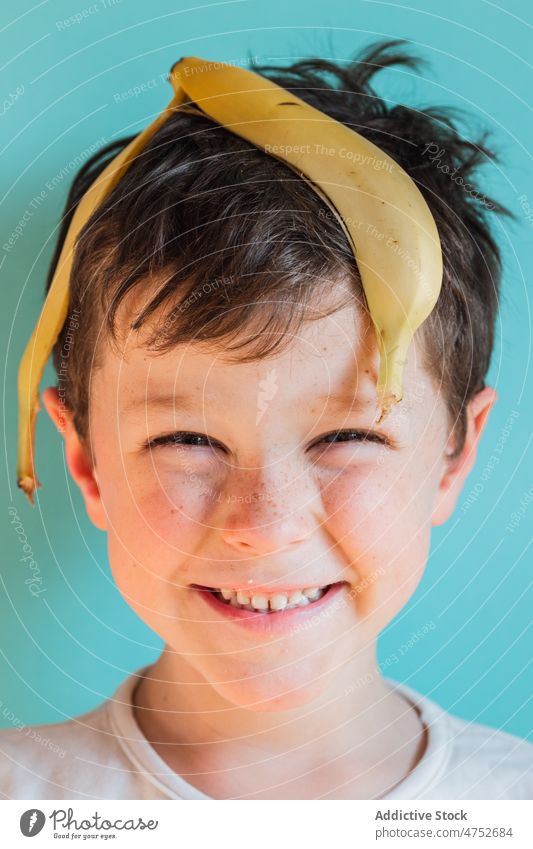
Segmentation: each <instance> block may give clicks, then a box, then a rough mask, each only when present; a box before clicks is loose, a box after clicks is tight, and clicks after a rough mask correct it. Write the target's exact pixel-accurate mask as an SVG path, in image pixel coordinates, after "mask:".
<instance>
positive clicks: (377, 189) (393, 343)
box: [17, 57, 442, 503]
mask: <svg viewBox="0 0 533 849" xmlns="http://www.w3.org/2000/svg"><path fill="white" fill-rule="evenodd" d="M169 82H170V83H171V85H172V87H173V89H174V96H173V98H172V100H171V101H170V103H169V104H168V106H167V107H166V108H165V109H164V110H163V112H162V113H161V114H160V115H159V116H158V117H157V118H156V120H155V121H154V122H153V123H152V124H150V125H149V126H148V127H147V128H146V129H145V130H144V131H143V132H142V133H141V134H140V135H139V136H137V137H136V138H135V139H134V140H133V141H132V142H131V143H130V144H129V145H128V146H127V147H126V148H124V150H123V151H121V153H120V154H118V156H116V157H115V158H114V159H113V160H112V161H111V162H110V163H109V164H108V165H107V167H106V168H105V169H104V170H103V171H102V173H101V174H100V175H99V177H98V178H97V180H96V181H95V183H94V184H93V185H91V186H90V187H89V189H88V190H87V192H86V193H85V195H84V196H83V198H82V200H81V201H80V203H79V205H78V207H77V209H76V213H75V215H74V216H73V220H72V222H71V224H70V228H69V231H68V234H67V237H66V239H65V243H64V245H63V249H62V252H61V256H60V258H59V261H58V264H57V268H56V272H55V275H54V279H53V281H52V284H51V286H50V289H49V292H48V295H47V297H46V301H45V303H44V305H43V308H42V311H41V315H40V317H39V319H38V321H37V324H36V326H35V329H34V331H33V333H32V335H31V337H30V340H29V342H28V344H27V346H26V349H25V351H24V354H23V357H22V359H21V363H20V368H19V453H18V465H17V481H18V485H19V486H20V488H21V489H22V490H23V491H24V492H25V493H26V495H27V497H28V499H29V501H30V502H31V503H33V496H34V491H35V489H36V487H39V486H41V484H40V482H39V481H38V479H37V475H36V473H35V467H34V451H33V447H34V438H35V419H36V414H37V411H38V409H39V397H38V388H39V382H40V379H41V376H42V373H43V370H44V367H45V365H46V362H47V360H48V357H49V356H50V353H51V351H52V349H53V346H54V344H55V341H56V339H57V337H58V335H59V333H60V331H61V328H62V326H63V323H64V321H65V319H66V317H67V312H68V303H69V280H70V272H71V268H72V259H73V253H74V248H75V242H76V238H77V236H78V233H79V232H80V230H81V228H82V227H83V225H84V224H85V223H86V221H87V220H88V219H89V217H90V216H91V214H92V213H93V212H94V210H95V209H96V208H97V207H98V206H99V204H100V203H101V202H102V201H103V199H104V198H105V197H106V196H107V195H108V194H109V192H110V191H111V190H112V188H113V187H114V186H115V185H116V184H117V182H118V181H119V180H120V178H121V177H122V175H123V174H124V173H125V171H126V169H127V168H128V167H129V165H130V164H131V163H132V162H133V160H134V159H135V158H136V156H137V155H138V154H139V153H140V152H141V151H142V149H143V148H144V147H145V145H146V144H147V142H148V141H149V139H150V138H151V137H152V136H153V135H154V133H155V132H157V130H158V129H159V128H160V127H161V126H162V125H163V124H164V123H165V121H167V120H168V118H169V117H170V116H171V115H172V114H173V112H174V111H175V110H177V109H179V108H180V106H181V105H182V104H184V103H185V102H186V101H187V100H188V101H193V102H194V104H195V105H196V106H197V107H198V108H199V109H200V110H201V111H202V112H203V113H204V114H206V115H207V116H209V117H210V118H211V119H213V120H214V121H216V122H217V123H219V124H220V125H222V126H224V127H225V128H226V129H227V130H229V131H230V132H232V133H234V134H235V135H238V136H240V137H241V138H243V139H246V140H247V141H249V142H251V143H252V144H254V145H255V146H256V147H258V148H260V149H261V150H263V151H264V152H265V153H267V154H269V155H271V156H274V157H275V158H277V159H279V160H280V161H282V162H284V163H285V164H286V165H288V166H289V167H290V168H292V169H293V170H294V171H295V172H296V173H297V174H298V175H299V176H300V177H301V178H302V179H304V180H306V181H307V182H308V184H309V185H310V186H311V187H312V188H313V190H314V191H315V192H316V193H317V194H318V195H319V196H320V197H321V198H322V200H323V201H324V203H325V204H326V205H327V206H328V207H329V208H330V210H331V211H332V214H333V215H334V216H335V217H336V219H337V220H338V222H339V224H340V226H341V227H342V228H343V230H344V232H345V234H346V237H347V239H348V242H349V244H350V246H351V248H352V251H353V254H354V258H355V260H356V263H357V267H358V269H359V273H360V276H361V281H362V285H363V290H364V293H365V298H366V301H367V305H368V310H369V313H370V316H371V319H372V322H373V325H374V328H375V331H376V337H377V342H378V347H379V352H380V368H379V375H378V382H377V393H378V404H379V410H380V415H379V421H382V420H383V419H384V417H385V416H386V415H387V413H388V412H389V410H390V409H391V408H392V406H393V405H394V404H395V403H397V402H398V401H400V400H401V398H402V392H403V390H402V380H403V369H404V364H405V361H406V357H407V351H408V348H409V346H410V344H411V341H412V339H413V336H414V334H415V332H416V330H417V329H418V327H419V326H420V325H421V324H422V322H423V321H424V320H425V319H426V318H427V316H428V315H429V313H430V312H431V310H432V309H433V307H434V306H435V303H436V302H437V298H438V296H439V293H440V289H441V285H442V250H441V245H440V239H439V234H438V231H437V226H436V224H435V220H434V218H433V216H432V214H431V211H430V209H429V207H428V205H427V203H426V201H425V199H424V197H423V195H422V194H421V192H420V190H419V189H418V187H417V186H416V184H415V183H414V181H413V180H412V179H411V177H410V176H409V175H408V174H407V173H406V172H405V171H404V170H403V169H402V168H401V167H400V166H399V165H398V163H397V162H396V161H395V160H394V159H392V158H391V157H390V156H388V155H387V154H386V153H385V152H384V151H382V150H381V149H380V148H379V147H377V146H376V145H374V144H373V143H372V142H370V141H368V140H367V139H365V138H364V137H363V136H361V135H360V134H359V133H357V132H356V131H354V130H352V129H350V128H349V127H347V126H345V125H344V124H342V123H340V122H339V121H336V120H335V119H333V118H331V117H330V116H328V115H326V114H325V113H323V112H321V111H320V110H318V109H315V108H314V107H313V106H311V105H310V104H308V103H306V102H305V101H304V100H301V99H300V98H298V97H296V96H295V95H294V94H292V93H291V92H288V91H287V90H286V89H284V88H282V87H281V86H278V85H277V84H276V83H274V82H272V81H271V80H268V79H266V78H264V77H262V76H260V75H259V74H256V73H254V72H251V71H248V70H246V69H244V68H239V67H235V66H233V65H226V64H224V63H221V62H208V61H207V60H204V59H199V58H196V57H185V58H182V59H180V60H179V61H178V62H176V63H175V64H174V65H173V66H172V68H171V70H170V74H169Z"/></svg>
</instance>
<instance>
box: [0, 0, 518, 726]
mask: <svg viewBox="0 0 533 849" xmlns="http://www.w3.org/2000/svg"><path fill="white" fill-rule="evenodd" d="M93 5H94V4H93ZM96 5H97V11H93V12H92V13H90V14H89V13H88V16H87V17H86V18H84V19H83V20H82V21H81V22H80V23H78V24H75V25H72V26H70V27H69V28H65V27H63V26H62V25H59V24H58V23H57V22H60V21H62V20H63V19H64V18H67V17H68V16H70V15H72V14H74V13H76V12H82V10H83V9H90V8H91V4H90V3H89V2H86V3H84V2H83V0H81V1H80V2H76V3H73V2H72V0H69V2H66V0H65V2H49V3H46V4H36V5H35V7H34V4H33V3H31V4H30V3H28V2H27V0H26V2H22V3H21V2H20V0H17V2H5V0H4V3H3V5H2V9H3V11H2V22H1V25H2V27H3V30H2V32H1V33H0V39H1V42H0V43H1V45H2V50H1V53H0V55H1V56H2V59H3V63H5V67H4V70H3V86H2V90H3V91H4V92H8V93H10V94H13V93H15V92H16V91H17V90H18V91H19V92H20V95H19V97H18V98H17V99H15V100H14V102H13V103H12V105H10V107H9V108H6V106H5V104H4V106H3V107H2V111H3V114H2V116H1V124H0V126H1V128H2V139H1V146H2V159H1V163H2V171H1V174H2V205H1V211H2V234H1V238H0V274H1V277H2V285H1V287H0V297H1V299H2V305H1V311H0V320H1V322H2V345H3V347H4V352H3V353H4V355H5V362H6V368H5V372H4V375H3V379H4V382H3V396H2V402H3V407H2V414H3V416H2V417H3V422H4V424H5V442H4V452H3V453H2V464H3V468H2V474H3V475H4V476H5V481H4V485H3V488H2V494H3V500H4V505H3V506H2V515H3V519H2V523H1V525H2V534H3V544H2V550H3V557H2V567H1V585H0V681H1V684H0V725H1V726H6V727H8V726H10V725H11V724H13V723H15V722H16V721H17V720H18V721H22V722H25V723H29V724H35V723H38V722H56V721H61V720H63V719H65V718H67V717H70V716H72V715H75V714H77V713H80V712H82V711H84V710H88V709H89V708H91V707H93V706H95V705H96V704H98V703H99V702H101V701H102V699H104V698H106V697H107V696H109V695H110V694H111V693H112V692H113V690H114V688H115V687H116V686H117V685H118V683H119V682H120V681H121V680H122V679H123V678H124V677H125V676H126V675H127V674H128V673H129V672H130V671H131V670H133V669H136V668H138V667H139V666H141V665H143V664H144V663H148V662H150V661H151V660H152V659H154V658H155V657H156V656H157V655H158V653H159V651H160V649H161V647H162V645H161V642H160V640H159V638H158V637H157V636H155V635H154V634H153V633H152V632H151V631H150V630H149V629H148V628H147V627H146V626H145V625H144V624H143V623H142V622H141V621H140V620H139V619H138V618H137V616H136V615H135V614H134V613H133V612H132V611H131V610H130V609H129V608H128V606H127V605H126V603H125V602H124V601H123V600H122V597H121V596H120V595H119V594H118V592H117V590H116V589H115V587H114V584H113V582H112V579H111V577H110V572H109V567H108V563H107V556H106V544H105V537H104V534H102V533H101V532H99V531H97V530H95V529H94V528H93V527H92V525H90V523H89V521H88V519H87V517H86V515H85V512H84V508H83V504H82V501H81V497H80V496H79V494H78V491H77V489H76V487H75V486H74V485H73V483H72V482H71V481H70V480H69V479H68V477H67V475H66V474H65V464H64V453H63V444H62V441H61V439H60V438H59V436H58V434H57V433H56V431H55V429H54V428H53V426H52V424H51V422H50V421H49V419H48V417H47V415H46V413H45V412H42V413H41V414H40V416H39V417H38V425H37V439H36V445H37V464H38V470H39V475H40V478H41V480H42V481H43V484H44V487H43V489H42V490H40V493H39V494H38V497H37V502H36V506H35V507H34V508H33V509H32V508H31V507H30V506H29V505H28V503H27V502H26V500H25V498H24V496H23V495H22V493H21V492H20V491H18V489H17V487H16V483H15V462H16V369H17V365H18V360H19V358H20V356H21V354H22V351H23V349H24V346H25V344H26V341H27V339H28V337H29V334H30V332H31V330H32V328H33V325H34V322H35V319H36V317H37V315H38V312H39V309H40V305H41V301H42V293H43V287H44V280H45V274H46V269H47V264H48V262H49V260H50V257H51V254H52V239H53V234H54V230H55V228H56V226H57V223H58V221H59V217H60V214H61V212H62V207H63V204H64V200H65V197H66V194H67V189H68V185H69V183H70V180H71V178H72V175H73V173H74V171H73V170H72V169H69V162H70V161H71V160H72V159H73V158H74V157H76V156H79V155H80V154H82V152H83V151H86V150H87V148H88V147H90V146H91V145H98V146H100V145H103V144H106V143H107V142H109V141H111V140H113V139H114V138H115V137H116V136H119V135H122V134H128V133H132V132H137V131H140V130H141V129H142V128H143V127H144V126H146V125H147V124H148V123H149V122H150V121H152V120H153V118H154V117H155V116H156V115H157V114H158V113H159V112H160V111H161V109H162V108H163V107H164V106H165V105H166V104H167V102H168V101H169V100H170V98H171V88H170V85H169V84H168V83H167V82H165V81H164V80H161V79H160V81H159V84H158V85H156V86H154V87H152V88H149V89H147V90H146V91H145V92H144V93H142V94H141V95H140V96H138V97H129V98H126V99H125V100H121V99H120V97H118V98H115V95H119V96H120V94H121V93H122V92H125V91H126V90H127V89H129V88H130V87H131V86H133V85H141V84H142V83H146V82H147V81H149V80H152V79H154V78H159V75H160V74H163V75H164V74H166V73H167V72H168V70H169V69H170V66H171V65H172V63H173V62H174V61H175V60H176V59H177V58H179V57H180V56H183V55H191V54H192V55H198V56H201V57H204V58H208V59H213V60H215V61H216V60H220V61H228V62H238V61H241V62H243V61H244V60H245V58H246V57H247V55H248V53H249V52H250V53H252V54H253V55H254V56H258V57H259V61H271V62H279V63H280V64H284V63H286V62H289V61H290V60H293V59H296V58H300V57H306V56H311V55H322V56H324V57H331V58H334V59H337V60H348V59H349V58H350V57H351V56H352V55H353V54H354V53H355V52H356V50H357V49H358V48H359V47H360V46H361V45H363V44H366V43H367V42H368V41H370V40H374V39H375V38H378V37H405V38H408V39H410V40H411V41H412V42H413V45H414V46H415V48H417V52H418V53H419V54H420V55H422V56H424V57H425V58H426V59H428V60H429V62H430V70H429V71H425V72H423V73H422V75H420V76H417V75H414V74H413V73H412V72H410V71H407V70H390V71H385V72H382V75H381V76H380V80H379V85H377V88H378V91H379V93H381V94H383V95H385V96H386V97H387V98H389V99H390V100H393V101H396V100H397V101H403V102H407V103H411V104H413V105H417V106H425V105H430V104H439V105H446V104H447V105H456V106H460V107H465V108H467V109H468V110H469V111H470V113H471V119H470V121H469V122H468V124H467V125H465V132H468V133H469V134H470V135H474V136H475V137H477V135H478V132H479V129H480V128H481V127H483V126H489V127H490V128H491V129H492V131H493V143H494V144H495V146H496V147H497V149H498V150H499V151H500V154H501V163H500V165H499V166H493V165H489V166H488V167H487V168H486V170H485V176H484V181H485V182H484V183H483V184H482V188H483V186H484V187H485V188H484V190H485V191H486V192H487V193H490V192H494V193H495V196H496V197H497V198H498V199H499V200H501V201H502V202H503V203H504V204H506V205H507V206H509V207H510V208H511V209H512V210H513V211H514V212H515V213H516V215H517V216H518V217H517V221H516V222H515V223H511V224H509V223H508V222H501V223H500V224H498V225H497V228H498V231H499V239H500V241H501V243H502V245H503V250H504V258H505V264H506V272H505V279H504V298H503V304H502V310H501V315H500V322H499V328H498V342H497V346H496V350H495V352H494V358H493V362H492V367H491V371H490V382H491V383H492V385H493V386H495V387H496V388H497V390H498V393H499V402H498V404H497V407H496V408H495V410H494V411H493V413H492V417H491V419H490V421H489V424H488V427H487V430H486V432H485V435H484V438H483V442H482V446H481V450H480V454H479V456H478V460H477V463H476V466H475V468H474V470H473V472H472V473H471V476H470V477H469V479H468V481H467V484H466V487H465V490H464V492H463V495H462V497H461V499H460V501H459V504H458V506H457V509H456V511H455V514H454V516H453V517H452V519H451V520H450V521H449V522H448V524H447V525H445V526H444V527H443V528H438V529H436V531H435V533H434V538H433V545H432V553H431V557H430V560H429V563H428V566H427V570H426V572H425V574H424V577H423V579H422V582H421V584H420V585H419V587H418V589H417V591H416V593H415V595H414V596H413V598H412V599H411V601H410V602H409V604H408V605H407V606H406V607H405V608H404V609H403V610H402V611H401V612H400V614H399V615H398V616H397V617H396V619H395V620H394V622H392V623H391V624H390V626H389V627H388V628H387V629H386V630H385V632H384V633H383V634H382V636H381V638H380V644H379V657H380V661H381V663H382V665H383V672H384V674H386V675H389V676H390V677H393V678H396V679H397V680H402V681H405V682H406V683H408V684H409V685H410V686H412V687H414V688H415V689H417V690H419V691H420V692H423V693H425V694H426V695H428V696H429V697H430V698H432V699H435V700H436V701H438V702H439V703H440V704H441V705H442V706H443V707H444V708H446V709H447V710H449V711H451V712H453V713H455V714H457V715H459V716H462V717H465V718H467V719H471V720H474V721H477V722H483V723H485V724H488V725H492V726H494V727H497V728H502V729H504V730H506V731H509V732H512V733H515V734H517V735H520V736H524V737H525V736H526V735H527V734H528V733H529V732H530V730H531V716H532V712H531V706H530V705H529V706H528V698H530V693H531V682H532V679H531V674H530V672H528V664H529V663H530V655H531V651H530V649H531V635H530V634H529V635H528V628H529V626H530V619H531V594H530V595H529V597H528V595H527V592H528V585H529V583H530V575H531V550H530V543H531V535H530V525H531V522H532V520H533V508H532V507H531V505H530V502H531V500H532V496H533V489H531V474H530V472H531V456H530V455H528V453H527V452H528V446H529V443H530V439H531V427H530V421H531V414H532V412H533V409H532V406H533V405H532V400H531V399H532V379H531V371H530V369H529V360H530V354H531V325H530V309H529V296H528V289H527V285H528V277H529V276H530V269H531V260H532V243H533V239H532V235H533V230H532V227H533V224H532V222H531V221H528V220H527V218H526V215H525V213H524V211H523V210H522V209H521V207H520V203H519V197H520V196H521V195H524V194H525V195H526V196H527V198H528V202H529V203H530V205H532V206H533V178H532V169H531V158H530V150H529V149H528V147H529V142H530V139H531V138H532V137H533V122H532V119H531V106H530V93H531V89H532V83H533V79H532V73H531V66H530V65H529V64H528V61H527V60H528V59H529V57H530V53H531V29H530V27H531V23H532V22H533V21H532V19H531V7H530V4H529V2H528V0H507V2H506V3H505V9H503V8H497V6H496V5H495V4H491V3H485V2H482V1H481V0H469V2H467V3H465V2H464V0H461V2H458V0H448V2H447V3H446V4H442V3H436V2H429V0H425V2H420V0H410V3H409V6H402V4H401V3H397V2H392V3H391V2H388V3H385V2H364V0H328V2H327V3H318V2H315V3H313V2H309V0H291V3H290V4H289V3H287V2H286V0H268V2H265V1H263V2H250V1H249V0H234V1H233V2H223V3H214V4H203V5H202V4H200V3H197V2H195V0H187V2H179V3H173V2H170V0H151V2H150V3H148V4H146V3H134V2H131V0H129V2H128V0H115V2H112V0H107V2H106V3H103V2H102V0H97V4H96ZM501 5H502V6H503V4H501ZM443 14H444V16H443ZM521 19H526V20H525V22H524V20H521ZM22 87H23V91H21V89H22ZM117 100H118V102H117ZM61 173H64V174H66V176H64V177H63V179H59V180H57V181H56V182H57V185H56V187H55V188H54V189H53V190H51V191H50V190H47V189H46V182H47V181H49V180H50V179H52V178H53V177H54V176H56V175H58V174H61ZM43 191H44V196H43V195H42V192H43ZM35 198H37V200H35ZM32 203H33V206H32V205H31V204H32ZM28 209H30V210H31V212H32V214H31V216H27V218H29V220H28V221H27V224H26V226H25V227H24V231H23V235H22V236H21V238H20V239H19V240H18V241H17V242H16V244H15V246H14V247H13V250H11V251H9V252H6V251H5V250H4V249H3V248H2V247H1V246H2V245H3V244H4V243H5V242H6V240H7V238H9V235H10V234H11V233H12V232H13V230H14V228H15V227H16V225H17V223H18V222H19V220H20V219H21V218H22V217H23V216H24V214H25V212H26V211H27V210H28ZM54 382H55V380H54V374H53V371H52V369H51V366H48V368H47V371H46V374H45V378H44V379H43V383H42V387H43V388H44V387H45V386H48V385H50V384H53V383H54ZM491 458H497V459H496V460H495V459H491ZM528 463H529V470H528ZM10 508H14V509H16V511H17V514H18V517H19V519H20V523H21V526H22V527H23V529H24V532H25V534H26V537H27V539H28V541H29V544H30V545H31V549H32V552H33V555H34V557H35V559H36V561H37V562H38V565H39V568H40V570H41V575H42V579H43V584H42V586H43V587H44V586H45V587H46V592H43V593H42V594H41V595H39V596H37V597H33V596H32V595H31V594H30V592H29V591H28V587H27V585H26V584H25V583H24V581H25V578H26V577H27V576H28V574H29V573H28V570H27V568H26V567H25V564H24V563H23V562H22V561H21V560H20V557H21V553H22V552H21V551H20V548H21V546H20V543H19V540H18V538H17V534H16V533H15V531H14V528H13V526H12V524H11V522H10V519H11V516H12V514H10V513H9V512H8V511H9V509H10ZM513 514H515V515H514V518H513ZM515 525H516V527H515ZM432 623H433V624H432ZM424 626H425V627H424ZM419 629H422V632H424V631H425V632H427V633H425V634H423V636H422V637H420V638H418V639H417V638H416V637H415V638H414V639H412V635H413V634H414V633H416V632H417V631H418V630H419ZM409 639H411V642H412V644H413V645H412V648H410V649H409V651H407V652H406V653H404V654H401V653H400V651H399V647H400V646H401V645H402V643H405V642H407V641H408V640H409ZM529 669H530V667H529ZM13 717H14V718H13Z"/></svg>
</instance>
